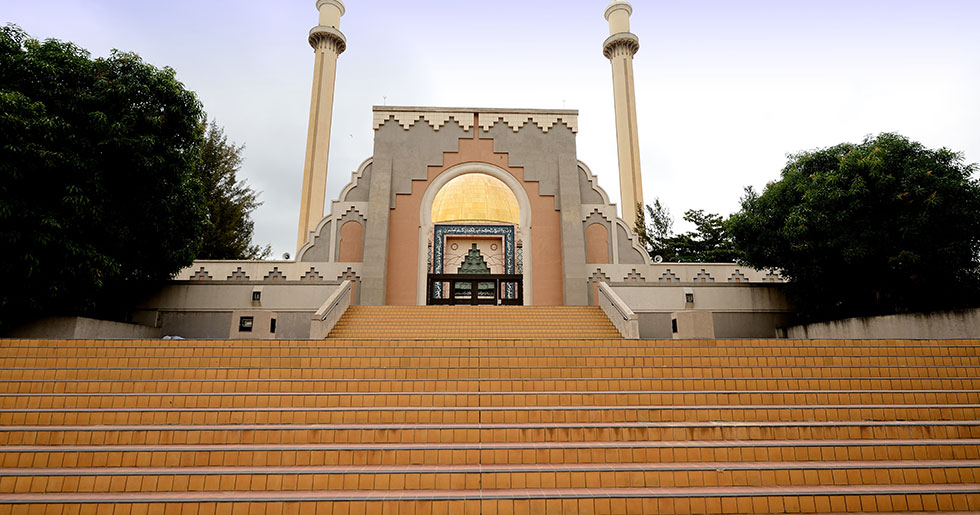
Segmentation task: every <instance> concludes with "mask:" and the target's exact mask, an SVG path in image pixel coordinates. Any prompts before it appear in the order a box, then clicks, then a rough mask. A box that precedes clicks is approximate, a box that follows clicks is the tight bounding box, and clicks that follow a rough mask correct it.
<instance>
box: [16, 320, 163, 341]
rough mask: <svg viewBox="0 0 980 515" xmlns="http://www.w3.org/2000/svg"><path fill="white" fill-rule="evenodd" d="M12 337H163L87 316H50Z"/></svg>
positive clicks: (143, 328)
mask: <svg viewBox="0 0 980 515" xmlns="http://www.w3.org/2000/svg"><path fill="white" fill-rule="evenodd" d="M5 336H7V337H10V338H61V339H93V340H99V339H122V340H128V339H145V338H160V337H162V336H163V331H162V330H161V329H160V328H157V327H149V326H145V325H136V324H123V323H120V322H109V321H106V320H95V319H93V318H84V317H49V318H44V319H41V320H38V321H36V322H32V323H30V324H27V325H24V326H21V327H18V328H17V329H15V330H13V331H11V332H10V333H9V334H7V335H5Z"/></svg>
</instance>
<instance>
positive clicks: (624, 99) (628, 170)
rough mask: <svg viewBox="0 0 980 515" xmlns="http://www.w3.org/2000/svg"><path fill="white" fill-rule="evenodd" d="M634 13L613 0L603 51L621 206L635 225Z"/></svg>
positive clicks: (639, 192)
mask: <svg viewBox="0 0 980 515" xmlns="http://www.w3.org/2000/svg"><path fill="white" fill-rule="evenodd" d="M631 14H633V7H632V6H631V5H630V4H629V3H628V2H626V1H625V0H613V2H612V3H611V4H609V7H607V8H606V20H608V21H609V34H610V36H609V38H608V39H606V41H605V43H603V46H602V54H603V55H605V56H606V57H607V58H608V59H609V61H610V62H611V63H612V72H613V99H614V101H615V103H616V148H617V150H618V154H619V192H620V198H621V202H620V208H621V209H622V210H623V220H625V221H626V223H627V224H628V225H629V226H630V228H631V229H632V228H633V227H634V226H635V224H636V211H637V206H641V208H642V206H644V204H643V178H642V176H641V175H640V143H639V139H638V137H637V133H636V91H635V90H634V87H633V55H634V54H636V51H637V50H639V49H640V40H639V38H637V37H636V34H633V33H632V32H630V15H631ZM640 212H641V213H642V212H643V211H640Z"/></svg>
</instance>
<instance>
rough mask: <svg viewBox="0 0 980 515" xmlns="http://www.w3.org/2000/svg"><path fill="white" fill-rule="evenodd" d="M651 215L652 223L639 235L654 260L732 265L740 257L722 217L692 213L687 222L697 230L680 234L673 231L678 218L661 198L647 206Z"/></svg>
mask: <svg viewBox="0 0 980 515" xmlns="http://www.w3.org/2000/svg"><path fill="white" fill-rule="evenodd" d="M647 215H648V218H649V221H648V222H647V224H646V226H645V227H643V228H642V229H639V230H638V234H639V236H640V241H641V242H643V244H644V245H645V246H646V249H647V252H649V253H650V257H654V256H660V257H662V258H664V260H665V261H673V262H682V263H684V262H700V263H730V262H734V261H736V260H737V258H738V256H739V252H738V251H737V250H736V248H735V244H734V242H733V241H732V239H731V236H729V234H728V232H727V230H726V228H725V223H724V221H723V220H722V217H721V215H717V214H713V213H705V212H704V210H701V209H691V210H688V211H686V212H684V221H686V222H689V223H692V224H694V230H693V231H688V232H686V233H683V234H677V235H675V234H674V232H673V227H674V219H673V218H672V217H671V216H670V211H668V210H667V207H666V206H665V205H663V204H662V203H661V202H660V199H659V198H658V199H654V201H653V204H650V205H647Z"/></svg>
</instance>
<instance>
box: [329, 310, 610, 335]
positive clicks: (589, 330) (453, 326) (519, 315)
mask: <svg viewBox="0 0 980 515" xmlns="http://www.w3.org/2000/svg"><path fill="white" fill-rule="evenodd" d="M329 338H336V339H351V338H373V339H413V340H414V339H444V340H446V339H448V340H460V339H493V338H504V339H512V340H513V339H533V338H549V339H558V338H562V339H595V340H601V339H610V338H611V339H618V338H620V334H619V331H617V330H616V327H615V326H613V324H612V322H610V321H609V318H608V317H607V316H606V315H605V313H603V312H602V310H601V309H599V308H597V307H579V306H351V307H350V308H348V309H347V312H346V313H344V315H343V316H342V317H341V318H340V320H339V321H338V322H337V325H336V326H334V329H333V331H332V332H331V333H330V336H329Z"/></svg>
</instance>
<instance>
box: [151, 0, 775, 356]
mask: <svg viewBox="0 0 980 515" xmlns="http://www.w3.org/2000/svg"><path fill="white" fill-rule="evenodd" d="M317 8H318V10H319V13H320V18H319V23H318V25H317V26H315V27H314V28H313V29H312V30H311V31H310V34H309V41H310V44H311V46H312V47H313V49H314V53H315V64H314V76H313V89H312V98H311V108H310V124H309V132H308V143H307V148H306V159H305V169H304V178H303V187H302V192H301V199H300V217H299V226H298V239H297V247H298V250H297V253H296V256H295V260H292V261H197V262H195V263H194V264H193V266H191V267H189V268H188V269H186V270H184V271H182V272H181V273H180V274H179V276H178V277H177V279H176V280H175V281H174V282H173V284H171V285H170V286H168V287H167V288H165V289H164V290H163V291H161V292H160V294H159V295H157V296H156V297H154V298H153V299H150V300H149V301H147V303H146V304H145V305H143V306H141V309H140V310H139V311H138V313H137V317H138V318H139V319H141V321H142V322H144V323H147V324H152V325H154V326H156V327H162V328H163V331H164V332H167V333H173V334H180V335H181V336H185V337H250V338H255V337H268V338H307V337H318V336H322V335H323V334H324V333H325V332H326V331H328V330H329V329H328V328H325V327H324V324H329V319H330V318H331V316H330V314H329V313H328V312H329V311H331V310H334V311H335V310H336V309H339V308H331V306H343V305H347V304H364V305H425V304H470V303H473V304H521V305H533V306H558V305H566V306H581V305H601V306H603V309H604V310H606V311H607V313H608V314H609V316H610V319H611V320H614V322H617V327H620V329H621V331H622V332H623V334H624V335H625V336H630V337H645V338H670V337H671V336H675V337H692V336H704V337H726V336H730V337H772V336H774V335H775V331H776V329H777V328H778V327H780V326H784V325H787V322H788V321H789V316H790V313H791V312H792V307H791V306H789V304H788V303H787V301H786V299H785V296H784V295H783V294H782V290H781V287H780V283H781V282H782V281H781V279H780V278H779V277H778V276H777V275H775V274H772V273H767V272H765V271H759V270H752V269H748V268H745V267H740V266H738V265H736V264H732V263H727V264H725V263H722V264H715V263H661V262H654V261H653V260H651V258H650V256H649V255H648V254H647V252H646V251H645V250H644V248H643V247H642V245H641V243H640V241H639V240H638V238H637V235H636V234H635V232H634V231H633V227H634V224H635V220H636V216H637V211H638V209H637V207H642V206H643V198H642V174H641V172H640V160H639V158H640V156H639V144H638V137H637V125H638V124H637V118H636V107H635V106H636V99H635V90H634V84H633V56H634V54H635V53H636V52H637V50H638V48H639V39H638V37H637V36H636V35H634V34H633V33H632V32H630V28H629V17H630V15H631V14H632V7H631V6H630V4H628V3H627V2H625V1H623V0H615V1H613V2H612V3H611V4H610V5H609V6H608V8H607V9H606V11H605V17H606V20H607V21H608V23H609V27H610V35H609V38H608V39H606V40H605V42H603V46H602V53H603V55H604V56H605V57H606V58H608V59H609V60H610V63H611V67H612V75H613V98H612V101H613V102H614V105H615V112H616V141H617V150H618V158H619V177H620V191H621V192H622V193H621V194H622V198H621V199H620V205H621V206H622V214H621V215H620V214H619V212H618V211H619V210H618V208H617V205H616V203H614V202H613V201H612V199H610V198H609V195H608V194H607V193H606V192H605V191H604V190H603V189H602V188H601V187H600V186H599V184H598V182H597V179H596V176H595V175H593V173H592V171H591V170H590V169H589V167H588V166H587V165H586V164H585V163H583V162H581V161H580V160H578V158H577V153H576V134H577V132H578V111H575V110H539V109H486V108H472V107H471V108H457V107H453V108H440V107H418V106H401V107H400V106H375V107H374V108H373V110H372V112H371V115H372V116H373V131H374V151H373V155H372V156H371V157H369V158H368V159H366V160H365V161H364V162H363V164H361V166H360V167H359V168H358V169H357V170H356V171H355V172H353V173H352V175H351V179H350V182H349V183H348V184H347V186H346V187H345V188H343V190H342V191H341V193H340V195H339V197H338V198H337V199H335V200H332V201H331V202H330V203H329V205H328V204H327V203H326V199H325V194H324V191H325V186H326V174H327V161H328V156H329V150H330V131H331V123H332V119H331V118H332V111H333V101H334V82H335V78H336V73H337V61H338V58H339V56H340V55H341V54H342V53H343V51H344V50H345V49H346V44H347V43H346V37H345V36H344V34H343V33H342V32H341V31H340V20H341V17H342V16H343V15H344V12H345V6H344V4H343V3H342V2H341V0H319V1H318V2H317ZM639 212H640V213H642V210H640V211H639ZM474 273H479V274H483V275H482V276H480V277H478V278H475V277H473V274H474ZM467 280H468V281H469V282H467ZM338 299H340V300H338ZM246 319H250V322H249V327H248V331H242V329H244V326H243V324H244V320H246ZM270 329H271V330H270ZM243 332H244V333H248V334H242V333H243Z"/></svg>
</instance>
